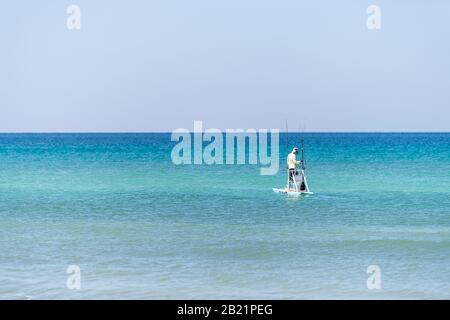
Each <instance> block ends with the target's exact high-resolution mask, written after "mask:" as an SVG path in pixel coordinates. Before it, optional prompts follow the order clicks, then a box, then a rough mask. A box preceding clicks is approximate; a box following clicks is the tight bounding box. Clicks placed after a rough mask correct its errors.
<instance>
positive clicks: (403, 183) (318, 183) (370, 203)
mask: <svg viewBox="0 0 450 320" xmlns="http://www.w3.org/2000/svg"><path fill="white" fill-rule="evenodd" d="M301 137H303V138H304V139H305V148H306V157H307V161H308V162H307V164H308V168H307V174H308V179H309V184H310V188H311V190H312V191H314V192H315V194H314V195H313V196H309V197H302V198H286V197H284V196H280V195H277V194H275V193H273V192H272V187H282V186H283V184H284V183H285V171H284V166H285V157H286V155H287V153H288V152H287V150H286V136H285V135H283V134H282V135H281V138H280V148H281V152H280V154H281V157H280V168H281V169H280V171H279V173H278V174H277V175H274V176H261V175H260V166H259V165H212V166H208V165H179V166H175V165H174V164H173V163H172V161H171V158H170V154H171V151H172V148H173V146H174V145H175V142H171V141H170V134H0V218H1V220H0V284H1V285H0V298H3V299H22V298H33V299H46V298H62V299H74V298H89V299H91V298H92V299H95V298H113V299H115V298H117V299H118V298H122V299H126V298H138V299H154V298H162V299H163V298H169V299H172V298H180V299H188V298H258V299H259V298H269V299H272V298H273V299H278V298H293V299H295V298H297V299H302V298H357V299H359V298H367V299H379V298H401V299H410V298H439V299H444V298H446V299H448V298H450V269H449V268H450V134H449V133H433V134H427V133H417V134H413V133H411V134H400V133H398V134H397V133H392V134H375V133H373V134H369V133H367V134H350V133H349V134H344V133H306V134H303V135H302V136H301ZM299 141H300V135H298V134H290V135H289V139H288V143H287V145H288V148H289V149H290V148H292V146H294V145H296V144H298V143H299ZM69 265H78V266H79V267H80V269H81V289H80V290H69V289H68V288H67V287H66V280H67V277H68V276H69V275H68V274H66V268H67V267H68V266H69ZM370 265H377V266H379V268H380V270H381V289H376V290H369V289H368V288H367V286H366V280H367V278H368V276H369V275H368V274H367V272H366V270H367V267H368V266H370Z"/></svg>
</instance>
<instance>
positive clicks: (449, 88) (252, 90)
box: [0, 0, 450, 132]
mask: <svg viewBox="0 0 450 320" xmlns="http://www.w3.org/2000/svg"><path fill="white" fill-rule="evenodd" d="M70 4H76V5H79V6H80V8H81V30H79V31H70V30H68V29H67V27H66V20H67V17H68V14H67V13H66V8H67V6H69V5H70ZM371 4H375V5H379V6H380V7H381V18H382V21H381V23H382V25H381V26H382V28H381V30H377V31H373V30H368V29H367V27H366V20H367V18H368V15H367V13H366V9H367V7H368V6H369V5H371ZM0 43H1V44H0V112H1V114H0V132H10V131H16V132H17V131H19V132H41V131H45V132H52V131H57V132H65V131H70V132H73V131H89V132H97V131H109V132H110V131H172V130H174V129H176V128H187V129H192V127H193V121H194V120H203V121H204V127H205V128H213V127H215V128H219V129H224V128H244V129H247V128H257V129H258V128H268V129H270V128H280V129H281V130H283V129H284V128H285V121H286V119H289V127H290V128H289V129H290V131H295V130H298V129H299V127H300V128H301V129H302V130H306V131H450V130H449V127H450V1H448V0H427V1H426V0H410V1H408V0H396V1H392V0H389V1H387V0H385V1H375V0H373V1H365V0H339V1H338V0H328V1H323V0H309V1H301V0H270V1H269V0H189V1H188V0H158V1H151V0H150V1H149V0H127V1H125V0H123V1H112V0H110V1H106V0H95V1H92V0H89V1H88V0H72V1H63V0H39V1H32V0H27V1H23V0H14V1H4V2H3V3H2V6H1V10H0Z"/></svg>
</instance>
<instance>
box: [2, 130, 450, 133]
mask: <svg viewBox="0 0 450 320" xmlns="http://www.w3.org/2000/svg"><path fill="white" fill-rule="evenodd" d="M225 130H227V129H225ZM225 130H222V131H223V133H226V132H225ZM267 130H268V133H270V130H274V129H267ZM257 131H258V130H257ZM149 133H152V134H171V133H172V131H0V134H149ZM190 133H194V131H190ZM201 133H205V131H202V132H201ZM244 133H245V131H244ZM279 133H283V134H285V133H288V134H290V133H299V134H311V133H313V134H314V133H367V134H371V133H406V134H408V133H450V131H279Z"/></svg>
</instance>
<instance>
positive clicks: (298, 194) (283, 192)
mask: <svg viewBox="0 0 450 320" xmlns="http://www.w3.org/2000/svg"><path fill="white" fill-rule="evenodd" d="M272 190H273V192H275V193H280V194H285V195H287V196H293V197H298V196H301V195H312V194H314V192H311V191H298V192H297V191H293V190H292V189H291V190H288V189H286V188H285V189H278V188H272Z"/></svg>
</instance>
